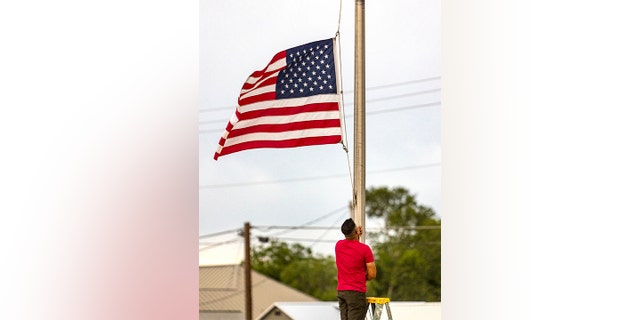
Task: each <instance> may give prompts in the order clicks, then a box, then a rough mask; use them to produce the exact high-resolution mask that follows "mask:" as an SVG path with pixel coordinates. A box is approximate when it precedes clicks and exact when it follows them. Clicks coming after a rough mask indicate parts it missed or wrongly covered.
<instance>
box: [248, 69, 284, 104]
mask: <svg viewBox="0 0 640 320" xmlns="http://www.w3.org/2000/svg"><path fill="white" fill-rule="evenodd" d="M277 81H278V74H277V73H274V74H271V75H269V76H268V77H264V78H262V79H260V81H259V82H258V83H256V85H255V86H252V87H250V88H247V89H242V90H241V91H240V99H242V98H243V97H246V96H247V95H249V94H251V93H252V92H254V91H258V90H261V92H264V91H265V90H267V89H265V87H266V86H270V88H269V89H268V90H271V91H273V92H275V91H276V82H277Z"/></svg>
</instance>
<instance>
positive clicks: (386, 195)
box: [365, 187, 440, 301]
mask: <svg viewBox="0 0 640 320" xmlns="http://www.w3.org/2000/svg"><path fill="white" fill-rule="evenodd" d="M366 199H367V202H366V209H365V210H366V214H367V216H368V217H370V218H375V219H381V220H382V221H383V222H384V226H385V228H384V229H383V230H382V231H380V232H375V233H373V232H369V233H368V236H369V237H370V238H369V239H371V240H372V243H373V245H372V247H373V250H374V254H375V258H376V267H377V269H378V275H377V277H376V280H374V281H371V282H369V283H368V287H369V291H368V294H369V295H375V296H384V297H389V298H391V299H392V300H396V301H397V300H419V301H440V228H439V226H440V219H439V218H437V217H436V215H435V212H434V211H433V210H432V209H431V208H428V207H426V206H423V205H420V204H418V202H417V200H416V197H415V195H413V194H411V193H409V191H408V190H407V189H405V188H402V187H396V188H393V189H390V188H388V187H372V188H369V189H368V190H367V193H366Z"/></svg>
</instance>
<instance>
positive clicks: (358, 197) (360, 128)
mask: <svg viewBox="0 0 640 320" xmlns="http://www.w3.org/2000/svg"><path fill="white" fill-rule="evenodd" d="M355 1H356V18H355V21H356V25H355V69H354V71H355V77H354V78H355V85H354V103H353V105H354V117H353V122H354V131H355V133H354V136H355V151H354V156H353V168H354V171H355V177H354V180H355V195H354V198H355V199H354V200H353V202H354V204H355V212H354V214H353V215H354V216H352V218H353V219H354V220H355V222H356V224H357V225H360V226H362V230H363V232H362V236H360V241H361V242H363V243H364V240H365V234H366V233H365V230H366V228H365V212H364V209H365V192H366V182H365V121H364V120H365V72H364V71H365V64H364V0H355Z"/></svg>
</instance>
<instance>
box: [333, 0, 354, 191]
mask: <svg viewBox="0 0 640 320" xmlns="http://www.w3.org/2000/svg"><path fill="white" fill-rule="evenodd" d="M340 3H341V5H340V8H341V9H340V11H342V0H340ZM338 28H340V26H339V24H338ZM335 39H336V40H335V43H336V47H337V51H338V52H337V56H338V57H337V58H336V57H334V59H338V63H337V70H336V75H337V79H336V85H337V86H338V90H337V92H338V96H339V98H338V106H339V107H340V111H341V113H340V116H341V117H342V120H341V121H340V122H341V128H342V136H343V139H341V141H340V144H342V150H344V154H345V157H346V159H347V168H348V170H349V182H350V183H351V192H352V198H353V197H355V194H356V189H355V185H354V180H353V172H352V170H351V165H350V162H349V137H348V136H347V125H346V124H345V120H346V119H347V116H346V114H345V112H344V94H343V91H342V44H341V42H340V30H338V32H336V38H335Z"/></svg>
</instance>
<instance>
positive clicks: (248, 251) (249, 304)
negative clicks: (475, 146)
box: [244, 222, 253, 320]
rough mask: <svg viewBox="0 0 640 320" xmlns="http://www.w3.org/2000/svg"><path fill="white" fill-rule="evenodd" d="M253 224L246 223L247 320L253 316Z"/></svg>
mask: <svg viewBox="0 0 640 320" xmlns="http://www.w3.org/2000/svg"><path fill="white" fill-rule="evenodd" d="M250 240H251V225H250V224H249V222H245V223H244V314H245V319H246V320H252V318H253V315H252V313H253V298H252V297H253V296H252V292H251V241H250Z"/></svg>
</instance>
